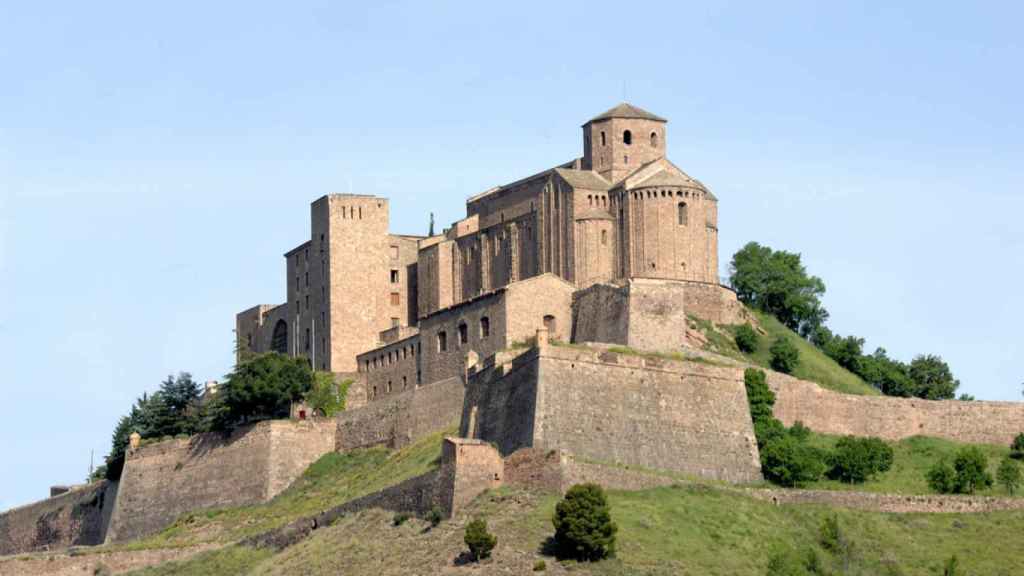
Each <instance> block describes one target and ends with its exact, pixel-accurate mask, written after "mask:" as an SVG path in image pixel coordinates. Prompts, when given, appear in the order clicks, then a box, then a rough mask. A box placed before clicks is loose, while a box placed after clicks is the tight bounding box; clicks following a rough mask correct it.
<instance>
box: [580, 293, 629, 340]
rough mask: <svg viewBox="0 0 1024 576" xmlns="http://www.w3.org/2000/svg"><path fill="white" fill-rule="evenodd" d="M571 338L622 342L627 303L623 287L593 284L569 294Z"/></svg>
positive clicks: (626, 328)
mask: <svg viewBox="0 0 1024 576" xmlns="http://www.w3.org/2000/svg"><path fill="white" fill-rule="evenodd" d="M572 316H573V330H572V341H573V342H606V343H609V344H621V345H623V346H625V345H626V342H627V341H628V337H629V336H628V330H629V303H628V301H627V296H626V292H625V288H623V287H621V286H612V285H611V284H594V285H593V286H591V287H589V288H586V289H584V290H580V291H578V292H576V293H575V294H574V295H573V315H572Z"/></svg>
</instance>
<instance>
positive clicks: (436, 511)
mask: <svg viewBox="0 0 1024 576" xmlns="http://www.w3.org/2000/svg"><path fill="white" fill-rule="evenodd" d="M441 520H444V514H442V513H441V509H440V508H438V507H437V506H434V507H433V508H431V509H430V512H427V521H428V522H430V526H431V527H435V528H436V527H437V525H438V524H440V523H441Z"/></svg>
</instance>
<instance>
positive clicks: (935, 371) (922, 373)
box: [910, 354, 960, 400]
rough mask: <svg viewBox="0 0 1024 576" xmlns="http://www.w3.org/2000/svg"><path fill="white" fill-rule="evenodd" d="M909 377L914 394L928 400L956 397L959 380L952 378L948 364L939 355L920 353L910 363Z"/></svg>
mask: <svg viewBox="0 0 1024 576" xmlns="http://www.w3.org/2000/svg"><path fill="white" fill-rule="evenodd" d="M910 379H911V380H912V381H913V382H914V387H915V390H914V396H917V397H918V398H925V399H928V400H949V399H952V398H955V397H956V389H957V388H959V387H960V381H959V380H957V379H956V378H953V373H952V372H951V371H950V369H949V365H948V364H946V362H945V361H943V360H942V358H940V357H939V356H934V355H931V354H929V355H921V356H918V357H916V358H914V360H913V362H911V363H910Z"/></svg>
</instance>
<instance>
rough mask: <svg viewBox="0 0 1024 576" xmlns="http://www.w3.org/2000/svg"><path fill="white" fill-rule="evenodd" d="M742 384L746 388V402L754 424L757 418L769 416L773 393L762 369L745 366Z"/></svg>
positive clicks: (773, 403) (773, 398) (772, 404)
mask: <svg viewBox="0 0 1024 576" xmlns="http://www.w3.org/2000/svg"><path fill="white" fill-rule="evenodd" d="M743 384H744V385H745V386H746V388H747V404H749V405H750V418H751V420H753V421H754V423H755V424H756V423H757V422H758V421H759V420H764V419H766V418H771V417H772V406H774V405H775V393H774V392H772V389H771V388H769V387H768V381H767V377H766V376H765V373H764V371H763V370H758V369H757V368H747V369H746V371H745V372H743Z"/></svg>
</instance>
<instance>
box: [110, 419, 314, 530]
mask: <svg viewBox="0 0 1024 576" xmlns="http://www.w3.org/2000/svg"><path fill="white" fill-rule="evenodd" d="M333 424H334V423H333V422H316V421H302V422H293V421H287V420H274V421H267V422H260V423H258V424H255V425H253V426H248V427H245V428H241V429H239V430H236V431H235V432H233V433H231V434H230V435H229V436H224V435H222V434H218V433H209V434H200V435H197V436H193V437H191V438H188V439H175V440H167V441H164V442H158V443H156V444H149V445H145V446H142V447H140V448H137V449H135V450H130V451H129V454H128V458H127V460H126V461H125V467H124V472H123V473H122V475H121V482H120V488H119V494H118V498H117V503H116V505H115V509H114V514H113V518H112V519H111V522H110V529H109V530H108V533H107V542H124V541H126V540H132V539H135V538H140V537H143V536H146V535H149V534H153V533H155V532H157V531H159V530H161V529H162V528H164V527H165V526H167V525H168V524H170V523H171V522H173V521H174V520H175V519H176V518H177V517H178V516H179V515H181V514H184V513H185V512H190V511H193V510H198V509H203V508H213V507H221V506H239V505H245V504H254V503H257V502H265V501H267V500H269V499H270V498H273V497H274V496H275V495H277V494H278V493H280V492H281V491H282V490H284V489H285V488H287V487H288V485H289V484H291V482H292V481H294V480H295V479H296V478H297V477H298V476H299V475H301V474H302V472H303V471H304V470H305V469H306V467H307V466H309V465H310V464H311V463H312V462H314V461H315V460H316V459H317V458H319V457H320V456H322V455H323V454H325V453H327V452H330V451H331V450H332V449H333V448H334V426H333Z"/></svg>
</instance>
